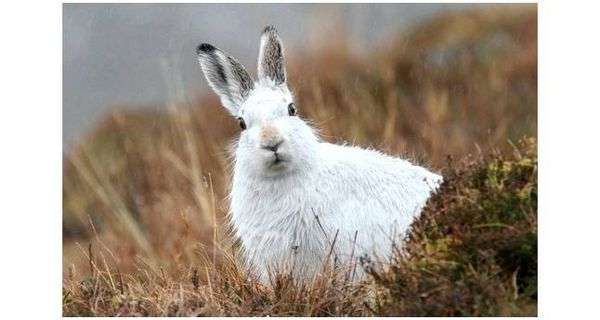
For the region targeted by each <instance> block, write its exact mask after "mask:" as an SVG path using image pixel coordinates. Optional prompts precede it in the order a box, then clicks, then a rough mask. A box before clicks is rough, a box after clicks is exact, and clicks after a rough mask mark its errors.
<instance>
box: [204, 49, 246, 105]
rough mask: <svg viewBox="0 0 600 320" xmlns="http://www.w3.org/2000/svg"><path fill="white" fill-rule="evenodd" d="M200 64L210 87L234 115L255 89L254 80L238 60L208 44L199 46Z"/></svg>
mask: <svg viewBox="0 0 600 320" xmlns="http://www.w3.org/2000/svg"><path fill="white" fill-rule="evenodd" d="M196 53H197V54H198V62H200V66H201V67H202V71H204V76H205V77H206V80H207V81H208V84H209V85H210V87H211V88H212V89H213V90H214V91H215V92H216V93H217V94H218V95H219V97H220V98H221V103H222V104H223V106H224V107H225V108H227V110H229V112H230V113H231V114H233V115H237V114H238V111H239V108H240V106H241V105H242V103H243V102H244V100H246V98H247V97H248V95H249V94H250V91H252V89H253V88H254V82H253V81H252V78H251V77H250V75H249V74H248V72H247V71H246V69H245V68H244V66H242V65H241V64H240V63H239V62H238V61H237V60H235V59H234V58H233V57H231V56H228V55H227V54H226V53H225V52H223V51H221V50H219V49H217V48H215V47H213V46H212V45H210V44H208V43H203V44H201V45H199V46H198V48H197V50H196Z"/></svg>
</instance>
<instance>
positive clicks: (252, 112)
mask: <svg viewBox="0 0 600 320" xmlns="http://www.w3.org/2000/svg"><path fill="white" fill-rule="evenodd" d="M263 42H264V41H263ZM263 46H264V44H263ZM261 47H262V46H261ZM259 63H260V60H259ZM268 83H269V81H260V82H258V83H255V84H254V88H253V90H252V91H251V92H250V94H249V95H248V96H247V98H246V99H245V101H244V102H243V103H242V104H240V105H239V106H237V108H236V110H237V116H240V117H242V118H243V119H244V121H245V123H246V126H247V129H246V130H243V131H242V132H241V134H240V138H239V140H238V143H237V149H236V151H235V164H234V169H233V183H232V189H231V195H230V200H231V206H230V218H231V223H232V226H233V230H234V232H235V234H236V236H237V237H239V239H240V240H241V244H242V249H243V251H244V256H245V257H246V262H247V263H248V265H249V266H250V267H251V268H252V269H253V270H255V271H256V272H257V273H258V276H259V277H260V278H261V279H262V280H263V281H265V282H266V281H267V280H268V278H269V273H270V271H274V270H282V269H284V268H287V269H289V268H291V269H292V271H293V274H294V275H295V277H296V278H299V279H310V278H311V277H312V276H314V275H315V274H316V272H318V270H319V268H321V266H322V261H323V260H324V258H325V257H327V256H328V254H329V253H330V252H331V255H332V256H334V257H335V259H337V260H338V261H339V262H341V263H344V262H349V260H350V257H360V256H364V255H368V256H371V257H372V256H375V255H376V256H378V257H382V258H386V257H389V256H390V255H391V253H392V248H393V247H392V243H393V242H394V241H396V242H397V241H401V240H402V238H403V237H404V236H405V235H406V232H407V230H408V229H409V227H410V225H411V223H412V222H413V220H414V219H415V218H416V217H417V216H418V215H419V213H420V212H421V209H422V208H423V206H424V204H425V202H426V201H427V199H428V197H429V196H430V194H431V192H432V191H434V190H435V189H436V188H437V187H438V186H439V184H440V183H441V181H442V177H441V176H439V175H437V174H434V173H432V172H430V171H428V170H427V169H425V168H422V167H419V166H415V165H412V164H411V163H410V162H408V161H405V160H402V159H399V158H395V157H391V156H388V155H385V154H382V153H380V152H378V151H375V150H366V149H361V148H359V147H356V146H345V145H335V144H330V143H326V142H321V141H320V140H319V138H318V136H317V135H316V134H315V132H314V130H313V129H312V128H311V127H310V126H309V125H308V124H307V123H306V122H304V121H303V120H302V119H301V118H300V117H299V116H290V115H288V105H289V103H291V102H293V96H292V94H291V93H290V91H289V90H288V88H287V84H284V85H280V86H272V85H269V84H268ZM222 98H223V97H222ZM266 127H269V128H271V131H272V132H271V134H270V135H267V136H266V137H265V135H264V131H265V130H266V129H265V128H266ZM273 129H274V130H273ZM273 132H274V133H273ZM271 140H277V141H283V142H282V143H281V145H280V147H279V149H278V150H277V154H278V156H279V158H280V159H282V160H283V161H282V162H279V163H274V160H275V155H274V153H273V152H272V151H270V150H266V149H264V148H263V147H264V145H265V144H268V143H270V142H272V141H271ZM336 233H337V238H336V240H335V246H333V249H332V243H333V241H334V237H335V236H336ZM355 236H356V239H354V237H355ZM359 273H360V272H359Z"/></svg>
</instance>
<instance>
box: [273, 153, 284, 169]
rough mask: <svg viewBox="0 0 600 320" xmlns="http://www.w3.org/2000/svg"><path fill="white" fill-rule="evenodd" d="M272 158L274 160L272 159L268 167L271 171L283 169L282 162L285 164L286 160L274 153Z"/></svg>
mask: <svg viewBox="0 0 600 320" xmlns="http://www.w3.org/2000/svg"><path fill="white" fill-rule="evenodd" d="M274 156H275V158H274V159H273V161H272V162H271V164H270V165H269V167H270V168H271V169H280V168H281V167H283V165H284V162H287V160H285V159H284V158H283V157H282V156H281V155H280V154H279V153H274Z"/></svg>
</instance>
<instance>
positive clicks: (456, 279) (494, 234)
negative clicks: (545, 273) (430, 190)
mask: <svg viewBox="0 0 600 320" xmlns="http://www.w3.org/2000/svg"><path fill="white" fill-rule="evenodd" d="M444 177H445V182H444V184H443V185H442V187H441V190H440V192H439V193H438V194H436V195H435V196H434V197H432V198H431V199H430V202H429V204H428V206H427V208H426V209H425V210H424V212H423V214H422V216H421V219H420V220H419V221H418V222H416V223H415V224H414V225H413V230H412V232H411V234H410V237H409V242H408V244H407V247H406V249H405V251H404V252H398V254H397V256H396V258H395V262H394V264H393V265H392V266H391V267H390V268H389V270H388V271H386V272H380V271H377V270H372V274H373V276H374V278H375V279H376V283H377V284H378V285H380V286H382V287H383V288H385V289H386V291H387V293H386V294H385V297H386V298H385V301H384V303H383V305H382V312H383V313H384V314H389V315H407V316H408V315H411V316H419V315H421V316H431V315H436V316H465V315H472V316H498V315H534V314H535V312H536V303H537V154H536V143H535V141H534V140H531V139H529V140H524V141H522V142H521V145H520V148H519V149H515V154H514V155H513V156H511V157H506V156H503V155H500V154H495V155H493V156H488V157H481V156H480V157H479V158H478V159H469V160H465V161H463V163H461V165H460V166H459V168H457V167H456V166H455V165H454V164H452V163H451V164H450V165H449V166H448V168H447V169H446V170H445V173H444Z"/></svg>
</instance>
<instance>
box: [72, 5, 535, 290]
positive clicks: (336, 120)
mask: <svg viewBox="0 0 600 320" xmlns="http://www.w3.org/2000/svg"><path fill="white" fill-rule="evenodd" d="M63 10H64V12H63V23H64V29H63V48H64V50H63V59H64V60H63V99H64V103H63V141H64V148H63V151H64V166H63V263H64V264H63V265H64V269H63V270H64V274H65V279H71V280H77V279H79V278H81V277H83V276H85V275H86V274H88V273H89V272H88V271H89V268H88V264H89V260H88V259H87V255H88V250H87V248H88V245H90V244H91V243H94V245H95V246H96V248H98V247H100V248H103V249H105V250H106V255H105V257H103V258H105V259H106V260H105V261H108V262H107V264H109V265H111V266H117V267H118V268H119V270H121V271H123V272H127V271H128V270H133V269H134V268H135V266H136V264H139V263H140V261H142V260H143V263H145V264H153V265H160V266H161V268H164V270H165V272H178V271H180V270H181V268H184V267H185V266H189V265H191V264H201V263H202V261H205V260H203V259H205V258H206V254H208V255H209V256H211V257H212V259H213V260H218V259H219V257H220V256H221V255H222V254H224V253H226V252H232V251H235V250H234V248H235V243H233V242H232V239H231V237H229V234H228V230H227V225H226V221H227V220H226V212H227V210H228V207H227V206H228V203H227V200H226V195H227V190H228V182H229V179H230V177H229V165H230V160H229V158H228V146H229V145H230V143H231V142H232V140H233V139H234V138H235V137H236V135H237V134H238V131H239V129H238V127H237V124H236V122H235V121H234V120H233V119H232V118H231V117H230V116H229V115H228V114H227V112H225V111H224V109H223V108H222V107H221V106H220V103H219V101H218V98H217V97H216V96H215V95H214V94H213V93H212V92H209V91H208V90H207V85H206V82H205V80H204V78H203V76H202V73H201V70H200V68H199V67H198V66H197V62H196V58H195V54H194V51H195V47H196V46H197V45H198V44H199V43H201V42H209V43H212V44H214V45H216V46H218V47H220V48H222V49H224V50H225V51H227V52H229V53H230V54H232V55H233V56H235V57H237V58H238V59H239V60H240V61H241V62H242V63H243V64H245V65H246V67H247V69H248V70H249V72H250V73H251V74H253V75H254V74H255V68H256V62H255V61H256V59H257V54H258V45H259V42H258V39H259V34H260V31H261V30H262V28H263V27H264V26H265V25H267V24H273V25H275V26H276V27H277V28H278V29H279V31H280V34H281V37H282V38H283V41H284V44H285V45H286V49H287V51H286V54H287V56H286V58H287V66H288V74H289V82H290V85H291V88H292V90H293V91H294V92H295V95H296V98H297V105H298V108H299V114H300V116H302V117H305V118H308V119H311V120H312V121H313V122H314V123H315V124H316V125H317V126H318V127H319V128H320V130H321V131H320V132H321V134H322V138H323V139H324V140H325V141H329V142H341V141H349V142H352V143H356V144H359V145H361V146H370V147H374V148H377V149H380V150H383V151H385V152H388V153H391V154H394V155H399V156H402V157H405V158H408V159H410V160H412V161H414V162H416V163H419V164H423V165H426V166H428V167H429V168H431V169H432V170H433V171H438V172H439V171H440V170H441V169H442V168H444V166H446V163H447V160H448V158H453V159H462V158H464V157H466V156H467V155H469V154H473V153H479V152H487V151H489V150H499V151H503V152H512V150H513V148H512V145H513V143H515V142H516V141H518V140H520V139H522V138H524V137H534V138H535V137H537V6H536V5H535V4H533V5H532V4H512V5H506V4H502V5H500V4H485V5H484V4H480V5H468V4H461V5H454V4H452V5H450V4H449V5H442V4H339V5H338V4H302V5H300V4H260V5H254V4H235V5H234V4H231V5H230V4H227V5H225V4H218V5H217V4H197V5H191V4H189V5H188V4H185V5H184V4H178V5H158V4H156V5H154V4H152V5H147V4H132V5H113V4H65V5H64V9H63ZM140 259H142V260H140ZM161 270H163V269H161Z"/></svg>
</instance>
